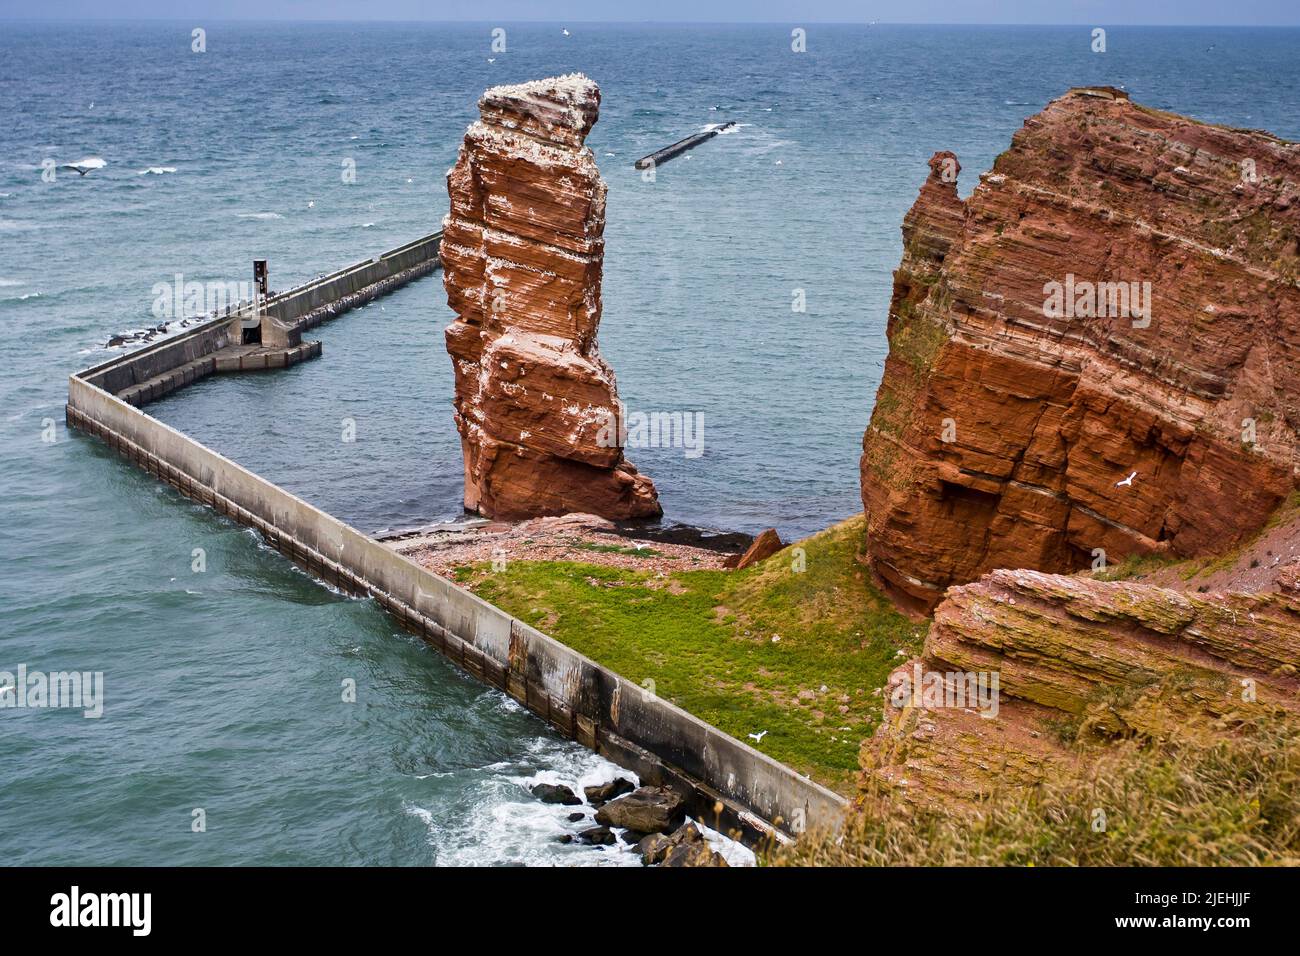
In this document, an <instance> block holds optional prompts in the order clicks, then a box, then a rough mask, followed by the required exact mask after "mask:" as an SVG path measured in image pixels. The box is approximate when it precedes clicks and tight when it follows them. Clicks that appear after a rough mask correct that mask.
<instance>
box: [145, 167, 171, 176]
mask: <svg viewBox="0 0 1300 956" xmlns="http://www.w3.org/2000/svg"><path fill="white" fill-rule="evenodd" d="M174 172H176V167H175V166H150V167H149V168H148V169H142V170H140V171H139V172H138V173H136V175H137V176H150V175H152V176H161V175H163V174H164V173H174Z"/></svg>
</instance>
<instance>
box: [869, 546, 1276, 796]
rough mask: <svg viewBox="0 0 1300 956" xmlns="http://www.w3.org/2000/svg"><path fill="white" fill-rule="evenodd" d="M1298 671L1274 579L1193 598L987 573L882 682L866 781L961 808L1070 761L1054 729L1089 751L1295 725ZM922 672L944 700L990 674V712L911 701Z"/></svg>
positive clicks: (951, 596)
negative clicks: (1249, 589)
mask: <svg viewBox="0 0 1300 956" xmlns="http://www.w3.org/2000/svg"><path fill="white" fill-rule="evenodd" d="M1297 661H1300V596H1298V595H1296V594H1295V593H1294V592H1291V591H1289V590H1288V588H1287V587H1286V586H1285V585H1284V582H1282V581H1279V587H1278V590H1276V591H1261V592H1257V593H1241V592H1225V593H1207V594H1201V593H1192V592H1180V591H1178V590H1173V589H1170V588H1167V587H1160V586H1157V585H1152V584H1146V583H1142V582H1137V581H1101V580H1095V579H1093V578H1090V577H1088V576H1083V575H1058V574H1044V573H1041V572H1038V571H1011V570H1002V571H994V572H993V573H992V574H989V575H986V576H985V577H983V578H981V579H980V580H978V581H976V582H974V583H972V584H967V585H963V586H960V587H954V588H952V589H951V590H950V591H949V592H948V595H947V597H946V598H945V600H944V601H943V603H942V604H940V605H939V607H938V608H937V609H936V611H935V615H934V623H933V625H932V626H931V628H930V632H929V635H928V636H927V638H926V642H925V648H924V650H923V652H922V656H921V658H920V659H919V660H916V661H909V662H907V663H906V664H904V665H903V666H901V667H900V668H898V669H897V670H896V671H895V672H894V673H893V674H891V675H890V680H889V684H888V686H887V687H886V688H885V692H884V694H883V697H884V700H885V706H884V719H883V721H882V723H881V725H880V727H879V728H878V730H877V732H876V735H875V736H874V737H872V738H870V739H869V740H867V741H865V742H864V743H863V749H862V762H863V768H864V771H865V774H866V776H865V777H864V778H863V783H864V785H869V784H871V783H873V782H876V781H881V782H885V783H887V784H889V785H890V786H891V787H892V788H896V789H897V790H898V791H899V792H901V793H902V794H903V795H906V796H912V797H916V798H920V799H928V798H931V797H946V798H955V799H958V800H965V799H973V798H976V797H978V796H979V795H981V794H987V793H989V792H991V791H992V790H994V789H995V788H999V787H1002V788H1007V787H1026V786H1032V785H1033V784H1035V783H1037V782H1039V781H1041V780H1042V779H1043V778H1044V777H1045V776H1047V775H1049V774H1054V773H1056V774H1059V773H1061V772H1063V771H1065V770H1067V769H1068V768H1069V767H1070V766H1071V764H1072V762H1073V761H1074V760H1077V759H1079V758H1078V754H1077V753H1076V752H1075V751H1073V750H1072V748H1071V747H1070V746H1068V745H1066V744H1065V743H1064V742H1063V741H1062V739H1061V731H1062V728H1063V727H1064V726H1073V727H1074V728H1075V730H1076V733H1077V736H1078V739H1080V740H1087V741H1091V742H1099V741H1102V740H1105V739H1113V738H1117V737H1125V736H1133V735H1139V736H1142V737H1146V738H1151V739H1156V740H1169V739H1176V738H1179V737H1181V736H1189V735H1190V736H1203V735H1207V734H1210V733H1212V732H1214V728H1215V726H1216V721H1219V720H1220V719H1223V720H1226V721H1227V725H1229V726H1230V725H1231V724H1232V721H1234V720H1236V719H1242V718H1247V717H1250V716H1256V715H1259V714H1270V713H1271V714H1283V713H1289V714H1291V715H1292V716H1295V715H1296V714H1297V713H1298V712H1300V697H1298V696H1297V690H1300V682H1298V681H1297V678H1296V662H1297ZM918 673H922V674H925V675H936V676H937V675H943V678H944V680H945V684H946V685H949V686H952V687H953V688H956V687H957V686H959V681H960V680H961V679H962V678H958V677H957V676H956V675H967V674H975V675H978V674H981V673H982V674H986V675H992V674H996V675H997V677H998V708H997V711H996V713H994V712H991V711H987V709H986V713H983V714H982V713H980V712H979V710H978V709H977V705H969V706H967V705H966V704H969V695H968V700H967V701H963V702H962V703H963V706H944V705H943V704H939V705H937V706H936V705H933V704H930V703H926V702H925V701H924V700H922V701H920V702H919V703H918V702H917V700H916V698H915V696H914V695H912V694H911V688H912V686H917V678H916V676H915V675H916V674H918ZM927 679H929V678H928V676H927ZM900 687H901V692H900ZM1247 688H1249V691H1250V694H1249V695H1248V696H1245V692H1246V690H1247ZM937 700H938V698H937V697H936V701H937ZM1220 729H1221V728H1220ZM1085 731H1086V732H1085Z"/></svg>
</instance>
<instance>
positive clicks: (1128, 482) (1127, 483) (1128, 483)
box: [1115, 471, 1138, 488]
mask: <svg viewBox="0 0 1300 956" xmlns="http://www.w3.org/2000/svg"><path fill="white" fill-rule="evenodd" d="M1137 476H1138V473H1137V472H1136V471H1135V472H1133V474H1131V475H1129V476H1128V477H1127V478H1125V479H1124V480H1123V481H1117V482H1115V487H1116V488H1132V487H1133V479H1134V478H1136V477H1137Z"/></svg>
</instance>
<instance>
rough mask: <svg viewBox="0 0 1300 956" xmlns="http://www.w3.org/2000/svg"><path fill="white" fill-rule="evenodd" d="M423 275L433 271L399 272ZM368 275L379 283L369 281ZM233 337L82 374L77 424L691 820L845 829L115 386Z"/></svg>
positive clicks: (774, 772)
mask: <svg viewBox="0 0 1300 956" xmlns="http://www.w3.org/2000/svg"><path fill="white" fill-rule="evenodd" d="M412 245H415V244H412ZM404 248H407V247H404ZM435 266H436V260H435ZM410 268H422V266H421V265H420V264H418V263H417V264H415V265H413V266H412V265H408V266H406V267H405V268H402V269H398V270H396V271H395V272H390V273H389V275H390V277H391V276H392V275H397V274H399V273H402V272H405V271H407V270H409V269H410ZM350 272H352V270H343V273H339V274H336V275H335V276H334V277H326V279H324V280H320V281H321V282H322V283H330V282H337V283H338V285H336V286H334V288H335V291H340V290H348V289H351V291H350V292H349V291H344V292H343V295H348V294H352V295H355V294H357V293H358V292H364V291H365V290H367V289H370V288H372V287H374V286H375V285H376V284H377V283H378V282H383V281H384V279H383V278H379V279H375V278H374V276H375V275H376V273H368V272H366V271H365V265H364V264H363V265H362V267H361V268H360V269H359V270H358V271H357V272H356V273H355V278H348V279H346V280H344V279H343V278H342V276H343V274H344V273H350ZM366 278H369V279H370V280H371V281H369V282H363V281H361V280H362V279H366ZM354 284H355V287H354V288H352V287H353V285H354ZM294 294H300V295H301V297H300V298H297V299H296V300H295V301H294V304H293V305H292V306H286V312H285V315H296V316H297V318H296V319H294V320H293V321H301V320H304V319H306V318H307V317H310V316H312V315H315V314H324V313H323V312H322V310H326V309H328V308H329V306H330V305H331V303H330V302H327V301H325V300H324V299H323V298H321V294H320V293H319V292H318V291H313V292H310V293H305V290H295V293H291V294H290V295H291V296H292V295H294ZM286 298H288V297H286ZM222 328H225V329H227V330H228V329H229V321H228V320H227V319H226V318H225V317H223V318H221V319H217V320H214V321H213V322H211V323H207V324H205V325H204V326H200V327H199V328H196V329H194V330H192V331H191V332H189V333H187V334H186V335H184V336H180V337H178V338H177V339H173V340H169V341H167V342H162V343H158V344H157V345H155V346H152V347H150V348H146V349H143V350H141V351H139V352H135V353H131V354H129V355H124V356H121V357H119V358H117V359H114V360H113V361H110V362H106V363H104V364H102V365H99V366H96V367H95V368H92V369H89V370H87V371H85V372H82V373H78V374H76V375H73V376H71V378H70V380H69V384H68V405H67V421H68V424H69V425H70V426H71V427H74V428H77V429H80V430H82V431H85V432H87V433H88V434H91V435H94V436H96V437H98V438H100V439H102V440H103V441H104V442H105V443H107V444H108V445H109V446H110V447H112V448H114V449H116V450H117V451H119V452H120V453H121V454H123V455H124V456H125V457H127V458H128V459H130V460H131V461H133V462H135V463H136V464H137V465H139V466H140V467H141V468H143V469H144V470H145V471H147V472H148V473H150V474H152V475H155V476H157V477H158V478H159V479H161V480H163V481H165V482H167V483H168V484H170V485H171V486H172V487H174V488H176V489H177V490H178V491H180V492H181V493H182V494H184V495H186V496H187V497H189V498H192V499H193V500H195V501H198V502H200V503H202V504H204V505H207V506H209V507H211V508H213V509H214V510H216V511H217V512H218V513H220V514H223V515H227V516H229V517H231V518H233V519H234V520H236V521H238V522H239V523H241V524H244V525H247V526H249V527H251V528H255V529H257V531H258V532H259V533H260V534H261V535H262V537H263V538H264V539H265V540H266V541H267V543H268V544H269V545H270V546H272V547H274V548H275V549H276V550H278V551H279V552H280V553H281V554H283V555H284V556H285V557H287V558H289V559H290V560H292V561H294V562H295V563H296V564H298V565H300V566H301V567H303V568H304V569H306V570H307V571H309V572H310V573H311V574H313V575H315V576H316V577H317V578H319V579H320V580H323V581H325V582H326V583H328V584H330V585H333V586H335V587H338V588H340V589H341V590H344V591H347V592H348V593H351V594H356V595H369V596H371V597H373V598H374V599H375V600H376V601H377V602H379V603H380V604H381V605H382V606H383V607H385V608H386V609H387V610H388V611H389V612H390V613H391V614H392V615H393V616H394V617H395V618H396V619H397V620H398V621H399V622H400V624H401V625H402V626H403V627H404V628H405V629H407V630H409V631H411V632H412V633H415V634H418V635H420V636H422V637H423V638H424V639H425V640H427V641H428V642H429V643H431V644H432V645H433V646H434V647H435V648H437V649H438V650H439V651H441V652H442V653H443V654H445V655H446V656H447V657H449V658H451V660H452V661H454V662H455V663H456V664H458V665H459V666H461V667H462V668H463V669H465V670H466V671H468V672H469V673H470V674H472V675H474V676H475V677H477V678H479V679H481V680H483V681H486V682H487V683H489V684H492V685H493V686H494V687H498V688H500V689H501V690H503V691H505V692H506V693H507V694H509V695H510V696H511V697H513V698H514V699H515V700H517V701H519V702H520V703H521V704H523V705H524V706H526V707H527V708H528V709H529V710H531V711H532V712H533V713H535V714H537V715H538V716H540V717H541V718H542V719H544V720H546V721H547V722H548V723H550V724H551V725H552V726H553V727H555V728H556V729H557V730H559V731H560V732H561V733H562V734H564V735H565V736H568V737H570V738H573V739H575V740H577V741H578V742H579V743H582V744H583V745H585V746H587V747H590V748H592V749H594V750H596V751H598V752H600V753H602V754H605V755H606V756H608V757H610V759H612V760H614V761H615V762H617V763H620V764H622V765H624V766H627V767H630V768H631V769H633V770H636V771H637V772H638V773H639V774H640V775H641V777H642V779H643V781H645V782H647V783H662V784H671V785H674V786H676V787H677V788H678V789H681V790H683V791H684V792H686V793H688V794H690V795H691V797H692V799H691V804H692V811H693V812H694V813H696V814H697V815H699V816H701V817H702V818H703V819H705V820H706V822H710V823H713V822H714V820H715V813H714V806H715V804H718V803H720V804H722V807H723V812H722V814H721V815H720V817H719V818H718V820H717V822H718V823H720V824H721V825H723V826H724V827H735V828H738V829H740V830H741V831H742V832H743V833H744V834H745V835H746V836H747V837H748V838H749V839H750V840H751V841H753V840H757V839H761V838H763V837H765V836H773V835H776V836H779V837H781V836H785V835H788V834H791V833H797V832H799V831H800V830H803V829H804V828H805V827H833V826H835V825H837V823H838V821H839V819H840V817H841V815H842V814H843V812H844V809H845V807H846V803H845V801H844V799H843V798H841V797H839V796H838V795H836V794H834V793H832V792H831V791H829V790H827V789H826V788H824V787H821V786H819V785H817V784H815V783H812V782H811V781H809V780H807V779H806V778H804V777H801V776H799V775H798V774H796V773H794V771H792V770H791V769H790V768H788V767H786V766H784V765H783V764H780V763H778V762H777V761H775V760H773V759H772V758H770V757H768V756H766V755H765V754H762V753H760V752H758V751H756V750H754V749H753V748H751V747H749V746H747V745H745V744H743V743H741V742H740V741H738V740H736V739H735V738H733V737H730V736H728V735H726V734H724V733H722V732H721V731H720V730H718V729H717V728H715V727H712V726H710V725H709V724H706V723H704V722H703V721H701V720H699V719H698V718H696V717H694V716H692V715H690V714H688V713H686V712H685V711H683V710H681V709H680V708H678V707H676V706H674V705H673V704H671V703H670V702H668V701H666V700H663V699H662V698H659V697H656V696H654V695H653V694H651V693H649V692H648V691H646V690H643V689H642V688H641V687H639V686H637V685H636V684H633V683H631V682H630V681H627V680H625V679H624V678H622V677H620V676H618V675H617V674H615V673H614V672H612V671H610V670H608V669H606V668H604V667H601V666H600V665H599V664H597V663H595V662H594V661H592V660H589V659H588V658H586V657H584V656H582V655H581V654H578V653H577V652H575V651H574V650H572V649H571V648H569V647H567V646H566V645H564V644H561V643H560V642H559V641H556V640H555V639H554V638H551V637H549V636H547V635H545V634H543V633H541V632H540V631H537V630H536V629H534V628H532V627H530V626H529V625H527V624H525V623H524V622H522V621H519V620H517V619H515V618H513V617H511V616H510V615H508V614H506V613H505V612H504V611H502V610H500V609H499V608H497V607H495V606H493V605H491V604H489V603H487V602H485V601H483V600H482V599H480V598H478V597H477V596H475V595H474V594H472V593H470V592H469V591H466V590H464V589H462V588H460V587H458V586H456V585H455V584H453V583H452V582H450V581H448V580H446V579H445V578H442V577H439V576H438V575H436V574H433V573H432V572H430V571H427V570H425V569H424V568H422V567H420V566H419V565H417V564H415V563H414V562H412V561H411V560H409V559H407V558H405V557H403V556H402V555H400V554H397V553H396V552H395V551H393V550H392V549H390V548H388V547H387V546H385V545H384V544H382V543H380V542H378V541H375V540H374V539H372V538H370V537H369V536H367V535H365V534H362V533H361V532H359V531H357V530H356V529H354V528H352V527H350V526H349V525H347V524H345V523H344V522H342V521H340V520H338V519H337V518H335V517H333V516H331V515H329V514H326V513H325V512H323V511H321V510H319V509H318V508H315V507H313V506H312V505H310V504H308V503H307V502H305V501H303V500H301V499H300V498H297V497H295V496H294V495H292V494H290V493H289V492H287V491H285V490H284V489H282V488H280V487H279V486H277V485H275V484H273V483H271V482H269V481H267V480H266V479H264V478H261V477H260V476H258V475H256V474H254V473H252V472H251V471H249V470H247V469H246V468H243V467H241V466H240V465H238V464H236V463H235V462H233V461H230V460H229V459H227V458H224V457H223V456H221V455H219V454H217V453H216V452H214V451H212V450H211V449H209V448H206V447H205V446H203V445H202V444H200V443H198V442H196V441H194V440H193V439H191V438H189V437H188V436H186V435H184V434H182V433H181V432H179V431H177V430H176V429H173V428H171V427H169V426H168V425H166V424H164V423H162V422H160V421H158V420H157V419H155V418H152V417H151V416H149V415H148V414H146V413H145V412H143V411H141V410H140V408H138V407H136V406H135V405H133V404H131V403H129V402H127V401H123V400H122V399H121V398H119V397H117V396H116V395H114V394H113V393H112V392H113V391H114V386H121V385H123V383H127V384H126V385H125V386H124V388H128V387H131V386H132V385H135V384H138V378H139V376H140V375H142V374H145V373H149V374H148V376H147V377H148V378H149V379H151V380H156V379H157V378H158V377H159V376H160V375H161V376H166V375H167V374H169V373H170V372H171V371H173V370H174V369H175V368H179V367H182V366H187V363H191V362H193V361H195V360H196V359H204V358H205V357H206V356H207V355H209V354H210V353H211V352H214V351H216V350H217V349H218V348H219V347H220V345H219V343H220V342H221V341H222V340H223V333H222V331H221V329H222ZM226 338H227V340H228V333H227V334H226ZM169 363H173V364H170V366H169ZM119 390H122V389H119Z"/></svg>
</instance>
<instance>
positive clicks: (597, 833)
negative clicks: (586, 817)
mask: <svg viewBox="0 0 1300 956" xmlns="http://www.w3.org/2000/svg"><path fill="white" fill-rule="evenodd" d="M578 840H579V842H581V843H587V844H590V845H591V846H613V845H614V844H615V843H617V842H618V839H617V838H616V837H615V836H614V833H613V831H611V830H610V829H609V827H592V828H591V829H589V830H583V831H582V832H581V833H579V834H578Z"/></svg>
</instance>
